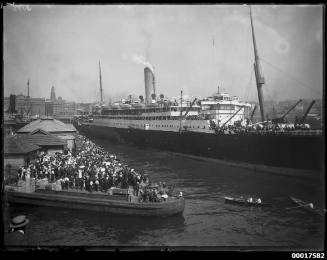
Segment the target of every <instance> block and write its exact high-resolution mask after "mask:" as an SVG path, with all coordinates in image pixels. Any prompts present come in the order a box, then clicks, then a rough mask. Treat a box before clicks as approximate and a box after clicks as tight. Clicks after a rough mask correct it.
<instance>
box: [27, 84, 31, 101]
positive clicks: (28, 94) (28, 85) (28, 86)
mask: <svg viewBox="0 0 327 260" xmlns="http://www.w3.org/2000/svg"><path fill="white" fill-rule="evenodd" d="M27 97H28V98H29V97H30V80H28V81H27Z"/></svg>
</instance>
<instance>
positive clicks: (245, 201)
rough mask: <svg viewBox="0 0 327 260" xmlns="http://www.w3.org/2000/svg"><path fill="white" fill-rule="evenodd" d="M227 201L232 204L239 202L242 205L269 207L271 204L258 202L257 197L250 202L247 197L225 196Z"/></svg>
mask: <svg viewBox="0 0 327 260" xmlns="http://www.w3.org/2000/svg"><path fill="white" fill-rule="evenodd" d="M224 199H225V202H226V203H231V204H238V205H242V206H255V207H267V206H271V204H269V203H263V202H261V203H258V202H257V201H256V199H254V200H253V201H252V202H249V201H248V200H247V199H246V198H243V197H241V198H232V197H224Z"/></svg>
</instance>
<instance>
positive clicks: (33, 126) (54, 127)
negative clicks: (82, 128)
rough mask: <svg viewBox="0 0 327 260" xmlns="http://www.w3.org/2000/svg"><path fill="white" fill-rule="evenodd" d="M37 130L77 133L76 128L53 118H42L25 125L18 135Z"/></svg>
mask: <svg viewBox="0 0 327 260" xmlns="http://www.w3.org/2000/svg"><path fill="white" fill-rule="evenodd" d="M37 129H42V130H44V131H46V132H49V133H55V132H76V128H75V127H74V126H73V125H67V124H65V123H63V122H61V121H59V120H57V119H53V118H41V119H37V120H34V121H33V122H31V123H29V124H27V125H25V126H24V127H22V128H21V129H19V130H18V131H17V133H31V132H33V131H35V130H37Z"/></svg>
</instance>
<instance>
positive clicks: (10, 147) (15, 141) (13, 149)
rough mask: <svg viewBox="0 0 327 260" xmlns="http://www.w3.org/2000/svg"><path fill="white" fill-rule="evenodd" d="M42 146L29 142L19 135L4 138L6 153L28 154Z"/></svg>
mask: <svg viewBox="0 0 327 260" xmlns="http://www.w3.org/2000/svg"><path fill="white" fill-rule="evenodd" d="M40 148H41V147H39V146H38V145H35V144H31V143H30V142H27V141H26V140H24V138H23V137H22V136H19V135H15V136H6V137H5V138H4V154H28V153H30V152H33V151H36V150H38V149H40Z"/></svg>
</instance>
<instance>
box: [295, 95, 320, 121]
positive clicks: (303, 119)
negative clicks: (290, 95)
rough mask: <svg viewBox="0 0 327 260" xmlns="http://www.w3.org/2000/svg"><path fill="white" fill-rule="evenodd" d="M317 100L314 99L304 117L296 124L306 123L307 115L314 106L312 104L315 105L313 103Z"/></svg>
mask: <svg viewBox="0 0 327 260" xmlns="http://www.w3.org/2000/svg"><path fill="white" fill-rule="evenodd" d="M315 102H316V101H315V100H313V101H312V102H311V103H310V105H309V106H308V108H307V110H306V111H305V113H304V115H303V116H302V118H301V119H300V120H299V121H297V122H295V124H296V125H302V124H303V123H304V121H305V119H306V117H307V116H308V114H309V112H310V110H311V108H312V106H313V104H314V103H315Z"/></svg>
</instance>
